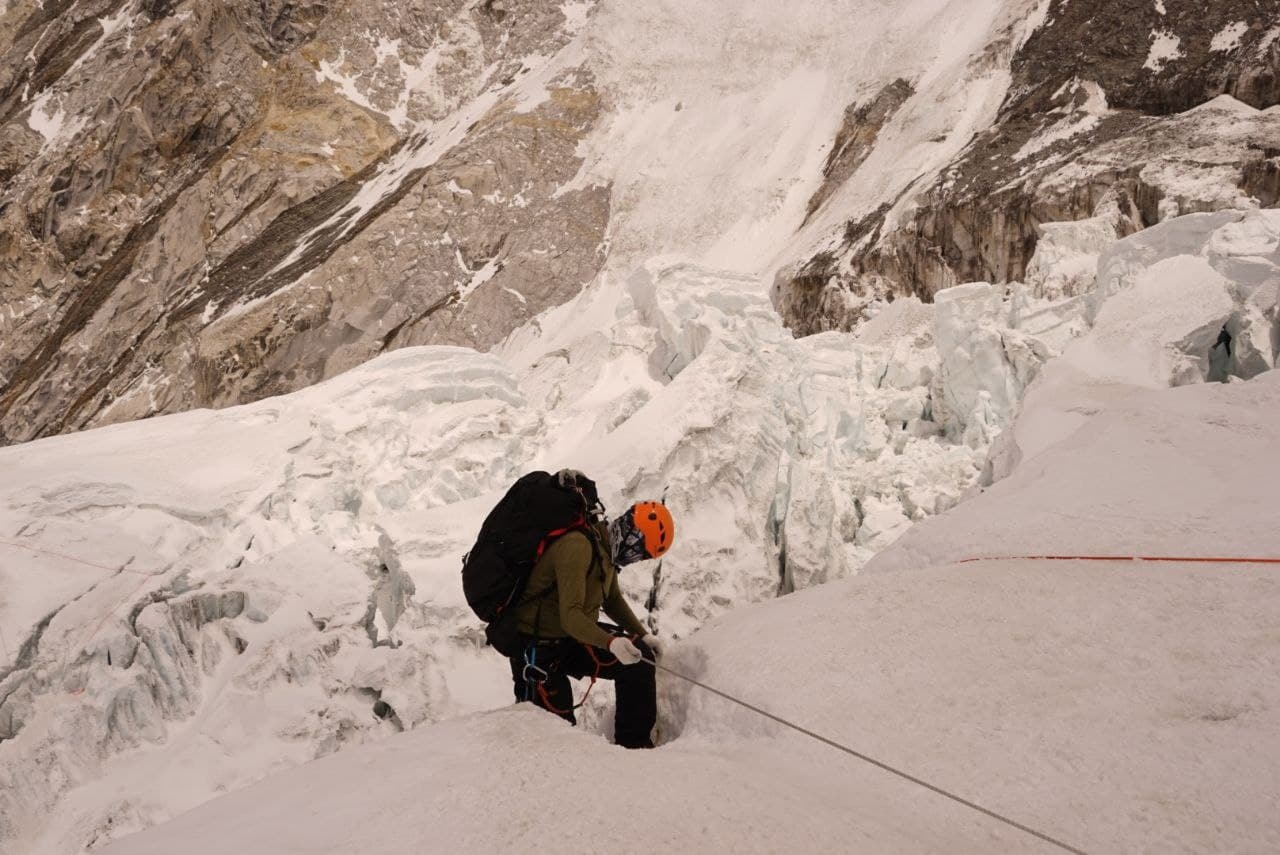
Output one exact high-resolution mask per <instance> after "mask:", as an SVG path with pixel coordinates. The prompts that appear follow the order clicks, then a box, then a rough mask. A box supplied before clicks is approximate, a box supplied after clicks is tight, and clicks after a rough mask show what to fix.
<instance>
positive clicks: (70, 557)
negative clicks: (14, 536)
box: [0, 540, 140, 573]
mask: <svg viewBox="0 0 1280 855" xmlns="http://www.w3.org/2000/svg"><path fill="white" fill-rule="evenodd" d="M0 544H3V545H5V547H14V548H15V549H26V550H27V552H33V553H37V554H42V555H52V557H55V558H65V559H67V561H74V562H76V563H77V564H84V566H86V567H97V568H99V570H105V571H108V572H110V573H114V572H118V571H120V570H124V568H123V567H108V566H106V564H95V563H93V562H92V561H84V559H83V558H76V557H74V555H64V554H63V553H60V552H54V550H51V549H40V548H38V547H28V545H27V544H24V543H14V541H13V540H0ZM133 572H140V571H133Z"/></svg>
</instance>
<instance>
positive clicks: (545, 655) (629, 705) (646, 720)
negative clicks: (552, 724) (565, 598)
mask: <svg viewBox="0 0 1280 855" xmlns="http://www.w3.org/2000/svg"><path fill="white" fill-rule="evenodd" d="M635 645H636V647H638V648H640V652H641V653H643V654H644V657H645V658H646V659H653V658H654V657H653V651H652V650H650V649H649V646H648V645H647V644H645V643H644V642H642V641H636V642H635ZM593 654H594V658H593ZM526 659H528V662H527V663H526ZM597 662H598V663H599V664H597ZM526 664H527V665H530V666H533V667H526ZM538 669H541V671H545V672H546V677H545V678H544V677H543V676H542V673H541V671H539V670H538ZM592 675H595V676H597V677H599V678H600V679H602V680H612V681H613V683H614V686H615V688H616V689H617V695H618V706H617V709H616V710H615V711H614V716H613V733H614V739H615V740H616V741H617V743H618V744H619V745H621V746H623V747H624V748H652V747H653V741H652V740H651V739H650V738H649V734H650V733H652V731H653V725H654V722H656V721H657V720H658V693H657V687H656V684H655V682H654V669H653V666H652V665H650V664H649V663H647V662H637V663H636V664H635V665H623V664H622V663H621V662H619V661H618V660H617V659H616V658H615V657H614V655H613V654H612V653H610V652H609V651H607V650H602V649H601V648H599V647H591V646H589V645H586V644H583V643H582V642H580V641H574V640H573V639H571V638H565V639H559V640H557V641H555V642H551V643H548V642H547V641H545V640H544V641H542V642H540V643H538V644H531V645H528V646H526V648H525V653H524V654H523V655H521V656H512V657H511V679H512V681H513V682H514V684H515V694H516V701H532V702H533V703H535V704H537V705H538V706H540V707H542V708H543V709H544V710H548V711H550V712H553V713H555V714H556V715H558V716H560V717H561V718H563V719H565V720H566V721H568V722H569V723H570V724H577V723H578V719H577V717H575V716H574V714H573V688H572V687H571V686H570V685H569V678H570V677H577V678H579V679H581V678H584V677H587V678H589V677H591V676H592ZM539 681H541V683H540V685H539Z"/></svg>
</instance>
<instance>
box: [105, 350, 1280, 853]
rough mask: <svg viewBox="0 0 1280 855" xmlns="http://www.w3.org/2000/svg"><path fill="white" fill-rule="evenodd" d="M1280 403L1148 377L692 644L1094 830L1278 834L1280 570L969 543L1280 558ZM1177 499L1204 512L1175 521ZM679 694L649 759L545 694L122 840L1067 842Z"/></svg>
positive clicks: (919, 758) (666, 702) (1240, 838)
mask: <svg viewBox="0 0 1280 855" xmlns="http://www.w3.org/2000/svg"><path fill="white" fill-rule="evenodd" d="M1277 416H1280V375H1277V374H1276V373H1274V372H1272V373H1268V374H1265V375H1263V376H1262V377H1259V378H1258V379H1256V380H1253V381H1250V382H1247V383H1241V384H1228V385H1200V386H1195V387H1191V388H1181V389H1175V390H1171V391H1170V390H1166V391H1164V392H1153V393H1151V394H1150V395H1147V396H1143V397H1141V398H1139V399H1138V400H1135V401H1132V402H1130V404H1128V405H1127V406H1126V407H1125V408H1124V409H1123V410H1118V411H1116V412H1113V413H1109V414H1107V415H1105V416H1099V417H1097V418H1096V419H1095V420H1093V421H1092V422H1091V423H1090V424H1089V426H1087V427H1086V428H1083V429H1081V430H1080V431H1079V432H1078V433H1077V435H1076V436H1075V437H1073V438H1072V440H1071V441H1069V442H1066V443H1062V444H1059V445H1057V446H1055V447H1053V448H1051V449H1048V450H1046V451H1045V452H1044V453H1043V454H1042V455H1041V456H1040V457H1039V458H1037V465H1036V466H1035V468H1034V469H1026V470H1021V471H1020V472H1019V473H1018V474H1016V475H1015V476H1014V477H1011V478H1009V479H1007V480H1006V481H1003V482H1001V483H999V484H997V485H995V486H994V487H992V488H991V489H990V490H988V491H987V492H986V493H984V494H983V495H982V496H980V497H978V498H976V499H974V500H973V501H971V502H969V503H966V504H965V505H963V506H962V507H961V508H960V509H958V510H957V511H956V512H954V513H952V514H948V515H945V516H942V517H938V518H936V519H934V520H932V521H930V523H929V524H927V525H923V526H920V527H919V528H917V529H916V530H914V531H913V532H911V533H910V534H908V535H907V536H906V537H905V538H904V539H903V541H902V542H901V543H900V545H898V546H895V547H891V548H890V550H889V551H888V553H886V555H885V556H883V557H882V558H881V559H878V560H877V562H876V563H877V564H878V565H880V566H881V567H882V569H887V568H888V567H891V566H892V567H896V568H897V569H898V572H893V573H874V574H868V575H864V576H859V577H856V578H853V579H849V580H845V581H842V582H838V583H833V584H831V585H827V586H824V587H822V588H818V589H813V590H810V591H805V592H801V593H798V594H796V595H794V596H792V597H787V598H784V599H782V600H778V601H776V602H771V603H768V604H767V605H761V606H756V607H753V608H749V609H745V610H742V611H740V612H738V613H735V614H734V615H732V616H729V617H727V618H725V619H723V620H721V621H718V622H716V623H715V624H714V625H713V626H712V627H710V628H708V629H706V630H703V631H702V632H699V633H697V634H696V635H695V636H693V637H692V638H691V639H689V640H688V641H685V642H683V643H682V644H680V645H678V647H677V649H676V651H675V653H674V655H673V656H671V658H670V659H669V663H670V664H672V666H673V667H675V668H677V669H679V670H683V671H685V672H687V673H691V674H695V675H696V676H697V677H698V678H699V679H702V680H705V681H708V682H709V683H710V684H712V685H715V686H717V687H719V688H721V689H723V690H726V691H729V692H731V693H735V694H737V695H738V696H740V697H743V698H745V699H748V700H750V701H751V702H753V703H756V704H760V705H763V706H764V707H765V708H767V709H770V710H772V711H774V712H776V713H779V714H782V715H785V716H789V717H791V718H792V719H794V720H796V721H798V722H800V723H802V724H803V725H805V726H807V727H811V728H814V729H816V730H818V731H819V732H821V733H823V734H824V735H827V736H829V737H831V738H835V739H838V740H841V741H843V742H846V743H847V744H849V745H851V746H853V747H855V748H857V749H859V750H862V751H865V752H869V753H870V754H872V756H875V757H877V758H878V759H880V760H883V761H885V762H889V763H891V764H894V765H896V766H899V767H900V768H904V769H905V770H907V771H909V772H911V773H913V774H916V775H920V776H923V777H925V778H926V779H928V780H930V781H931V782H933V783H935V784H937V785H939V786H942V787H945V788H948V789H950V790H952V791H953V792H957V793H959V794H961V795H963V796H964V797H967V798H970V799H973V800H976V801H978V802H979V803H982V804H984V805H986V806H988V807H990V808H992V809H995V810H998V811H1000V812H1002V813H1004V814H1006V815H1009V816H1012V817H1013V818H1014V819H1016V820H1018V821H1020V822H1023V823H1027V824H1029V825H1031V826H1033V827H1035V828H1037V829H1039V830H1041V831H1043V832H1045V833H1048V834H1050V835H1052V836H1054V837H1057V838H1058V839H1061V840H1064V841H1066V842H1068V843H1069V844H1070V845H1073V846H1076V847H1080V848H1082V849H1084V850H1085V851H1091V852H1111V851H1152V852H1203V851H1230V852H1259V853H1261V852H1269V851H1274V850H1275V849H1276V847H1278V846H1280V815H1277V813H1276V811H1275V804H1276V801H1277V799H1280V771H1278V770H1280V767H1277V765H1276V763H1275V758H1276V756H1277V753H1278V752H1280V677H1277V675H1278V674H1280V669H1278V667H1277V666H1280V640H1278V639H1277V637H1276V634H1275V628H1274V615H1275V613H1276V609H1277V608H1280V577H1277V574H1276V570H1275V569H1274V567H1265V566H1248V565H1236V566H1194V565H1189V564H1178V563H1171V564H1166V565H1148V564H1144V565H1133V564H1129V563H1123V562H1115V563H1102V564H1098V563H1084V562H1080V563H1035V562H1031V561H986V562H980V563H975V564H965V565H960V564H956V563H954V562H955V559H958V558H961V557H966V556H967V555H970V554H972V553H971V552H970V550H971V549H973V550H976V551H978V552H990V551H992V549H993V545H995V544H999V549H1000V550H1003V549H1010V550H1012V551H1018V550H1019V549H1027V548H1029V549H1033V550H1034V549H1036V548H1045V547H1053V546H1057V545H1059V544H1064V545H1069V546H1071V547H1073V548H1075V549H1078V550H1080V551H1082V552H1096V551H1105V550H1108V549H1116V548H1117V544H1116V542H1115V536H1116V534H1115V533H1116V531H1117V530H1118V529H1119V528H1120V524H1121V523H1123V526H1124V529H1125V530H1126V531H1127V532H1128V533H1129V534H1130V537H1131V540H1130V541H1128V542H1129V543H1131V544H1134V545H1135V546H1142V545H1144V542H1157V541H1158V542H1159V544H1160V545H1161V546H1162V547H1163V548H1164V549H1165V550H1166V551H1172V552H1187V553H1191V554H1208V553H1218V552H1222V551H1224V549H1225V550H1229V551H1232V552H1246V553H1247V552H1250V551H1263V550H1270V552H1271V554H1277V553H1280V541H1278V540H1277V537H1276V535H1275V533H1274V525H1273V522H1274V521H1273V511H1272V508H1271V504H1270V503H1269V502H1268V501H1266V495H1265V492H1264V491H1265V489H1266V487H1267V486H1268V485H1271V484H1274V483H1276V478H1277V477H1280V459H1278V458H1277V457H1276V456H1275V455H1274V454H1273V453H1270V452H1271V451H1272V450H1273V449H1274V448H1275V447H1276V445H1277V443H1280V419H1277ZM1171 456H1177V457H1180V458H1181V457H1183V456H1185V457H1186V458H1187V465H1186V466H1184V467H1181V468H1178V467H1175V466H1172V465H1170V464H1171V462H1172V461H1170V459H1169V458H1170V457H1171ZM1210 459H1211V460H1212V463H1213V465H1212V472H1211V473H1206V472H1204V471H1202V469H1201V467H1202V466H1203V465H1204V464H1205V463H1207V462H1208V461H1209V460H1210ZM1207 476H1211V477H1207ZM1082 485H1088V487H1089V488H1088V489H1082ZM1207 488H1212V489H1213V490H1221V491H1222V494H1218V493H1210V494H1209V495H1206V489H1207ZM1224 494H1230V495H1231V496H1233V497H1234V498H1235V500H1236V501H1233V502H1229V501H1223V500H1222V499H1223V495H1224ZM1175 505H1177V506H1180V507H1181V511H1182V517H1183V518H1184V519H1190V520H1192V521H1194V522H1195V523H1196V525H1191V526H1184V527H1182V528H1181V529H1178V530H1175V529H1171V528H1170V527H1169V526H1168V524H1167V523H1166V517H1167V514H1168V510H1169V509H1170V508H1171V507H1173V506H1175ZM1121 509H1123V515H1121ZM1190 509H1194V512H1192V511H1191V510H1190ZM1107 522H1110V523H1111V525H1110V527H1108V526H1106V525H1105V524H1106V523H1107ZM661 716H662V720H663V724H664V737H665V740H666V742H665V744H664V745H662V746H660V747H659V749H658V750H656V751H654V752H652V753H646V754H644V755H640V756H637V755H635V754H631V753H626V752H623V751H621V750H619V749H617V748H614V747H612V746H610V745H609V744H608V743H607V742H605V741H604V739H602V738H601V736H600V735H598V734H595V733H591V732H588V731H583V730H578V731H575V730H572V729H570V728H568V727H567V726H564V725H563V724H562V723H560V722H559V721H557V720H556V719H554V718H552V717H551V716H549V715H546V714H544V713H540V712H538V711H535V710H532V709H528V708H524V709H521V708H514V709H503V710H497V711H494V712H489V713H483V714H479V715H475V716H471V717H466V718H463V719H459V720H456V721H453V722H450V723H448V724H445V725H442V726H439V727H434V728H428V729H425V730H421V731H418V732H415V733H412V734H403V735H400V736H397V737H394V738H393V739H390V740H388V741H386V742H384V743H382V744H380V745H378V746H375V747H372V748H367V749H364V748H362V749H354V750H352V751H349V752H345V753H343V754H341V755H338V756H336V757H332V758H328V759H326V760H322V761H319V762H317V763H314V764H310V765H308V766H305V767H302V768H300V769H296V770H294V771H292V772H290V773H287V774H286V775H283V776H279V777H277V778H273V779H270V780H267V781H264V782H261V783H259V784H257V785H255V786H254V787H251V788H248V789H246V790H243V791H241V792H238V793H235V794H233V795H230V796H228V797H226V798H223V799H220V800H217V801H214V802H211V803H209V804H207V805H205V806H203V807H201V808H199V809H197V810H195V811H192V812H191V813H188V814H186V815H184V816H182V817H180V818H179V819H177V820H175V821H174V822H172V823H170V824H168V825H166V826H163V827H160V828H157V829H153V830H152V831H149V832H146V833H143V834H141V835H138V836H136V837H132V838H129V839H127V840H124V841H121V842H120V843H118V844H116V845H115V846H113V847H111V848H109V849H108V850H107V851H108V852H110V853H113V855H146V853H167V852H172V851H184V852H189V853H191V855H200V853H210V855H214V854H215V853H222V852H226V851H228V850H234V851H238V852H245V853H271V852H282V851H305V852H310V853H327V852H333V853H338V852H350V851H354V850H360V851H377V852H383V853H397V852H406V853H407V852H417V851H422V849H423V847H424V846H426V847H428V848H431V849H439V850H442V851H470V852H482V851H504V850H507V849H515V848H525V847H527V846H529V845H531V844H533V843H534V841H538V840H545V839H546V838H547V837H548V836H554V837H556V838H557V839H559V840H560V843H559V844H558V845H560V846H561V847H562V848H565V849H566V850H567V851H588V849H589V848H591V844H589V843H588V840H590V839H592V838H593V837H595V836H597V835H598V833H599V832H593V831H591V830H590V823H591V822H592V821H593V820H595V821H596V822H598V823H599V824H600V825H601V826H603V827H605V828H607V829H608V831H607V832H606V833H607V835H608V838H609V841H610V847H611V848H613V849H615V850H617V851H620V852H649V851H655V850H658V851H665V850H669V849H673V848H676V849H682V850H693V851H710V850H715V851H735V852H777V851H811V852H848V851H874V852H898V851H904V852H921V851H948V852H984V851H992V850H1001V851H1026V852H1031V851H1045V852H1048V851H1054V850H1052V849H1051V848H1049V847H1048V846H1047V845H1046V844H1043V843H1040V842H1038V841H1036V840H1034V839H1032V838H1030V837H1027V836H1025V835H1023V834H1022V833H1021V832H1018V831H1016V830H1013V829H1010V828H1007V827H1002V826H1000V825H998V824H996V823H994V822H993V821H991V820H988V819H986V818H983V817H981V816H980V815H978V814H975V813H973V812H970V811H965V810H963V809H961V808H959V807H958V806H956V805H954V804H952V803H949V802H947V801H944V800H942V799H940V798H939V797H938V796H935V795H933V794H930V793H928V792H927V791H924V790H921V789H919V788H917V787H914V786H912V785H909V784H907V783H905V782H902V781H900V780H898V779H895V778H892V777H890V776H888V775H886V774H885V773H883V772H880V771H878V770H876V769H874V768H871V767H869V766H867V765H865V764H861V763H858V762H857V761H855V760H853V759H852V758H849V757H847V756H844V755H842V754H839V753H835V752H833V751H831V750H830V749H828V748H826V747H825V746H821V745H819V744H817V743H814V742H812V741H809V740H806V739H805V738H804V737H802V736H799V735H797V734H794V733H792V732H788V731H779V730H778V728H777V727H776V726H774V725H772V724H770V723H769V722H767V721H765V720H763V719H760V718H759V717H756V716H754V715H753V714H751V713H749V712H747V711H744V710H741V709H739V708H736V707H733V706H730V705H728V704H727V703H726V702H725V701H723V700H721V699H719V698H716V697H714V696H710V695H707V694H706V693H703V692H701V691H700V690H698V689H690V688H689V687H687V686H685V685H682V684H680V683H678V682H673V681H672V680H671V679H670V678H668V677H666V676H665V675H664V676H663V685H662V713H661ZM575 834H580V835H581V836H580V837H575V836H574V835H575ZM566 835H568V836H566Z"/></svg>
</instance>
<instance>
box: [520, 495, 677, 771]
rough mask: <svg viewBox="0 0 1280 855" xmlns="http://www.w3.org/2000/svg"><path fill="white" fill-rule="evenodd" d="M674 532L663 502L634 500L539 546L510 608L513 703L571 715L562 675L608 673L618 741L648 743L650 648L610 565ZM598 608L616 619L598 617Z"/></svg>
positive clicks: (664, 544)
mask: <svg viewBox="0 0 1280 855" xmlns="http://www.w3.org/2000/svg"><path fill="white" fill-rule="evenodd" d="M674 534H675V529H674V524H673V522H672V520H671V515H670V513H669V512H668V511H667V509H666V507H665V506H663V505H662V504H661V503H658V502H643V503H640V504H637V505H633V506H632V507H631V508H629V509H628V510H627V512H626V513H624V514H623V515H622V516H620V517H618V518H617V519H615V520H614V521H613V523H611V524H610V525H609V526H608V527H606V526H604V525H596V526H593V527H592V528H590V529H585V530H584V529H575V530H573V531H570V532H568V533H566V534H563V535H560V536H559V537H558V538H556V539H555V540H553V541H552V542H551V544H550V545H549V546H547V548H546V550H545V551H544V552H543V553H542V555H541V556H539V558H538V560H537V562H536V563H535V564H534V567H533V570H532V572H531V573H530V576H529V581H528V584H527V585H526V586H525V595H524V598H523V599H522V600H521V602H520V603H519V604H518V605H517V606H516V612H515V616H516V626H517V628H518V630H519V632H520V636H521V642H522V649H521V652H520V654H519V655H515V656H512V657H510V660H511V677H512V681H513V683H514V687H515V696H516V700H517V701H532V702H534V703H535V704H537V705H538V706H540V707H542V708H543V709H547V710H550V711H551V712H554V713H556V714H557V715H560V716H562V717H563V718H565V719H567V720H568V721H570V722H574V723H576V718H575V716H574V714H573V710H574V709H575V707H574V703H573V690H572V688H571V686H570V684H569V679H568V678H569V677H577V678H583V677H590V678H591V679H592V681H593V682H594V681H595V679H597V678H603V679H606V680H613V681H614V682H615V685H616V687H617V701H618V706H617V712H616V716H615V727H614V735H615V739H616V740H617V743H618V744H619V745H622V746H624V747H627V748H652V747H653V743H652V741H651V739H650V734H651V731H652V729H653V725H654V722H655V721H656V718H657V699H656V694H657V693H656V684H655V679H654V669H653V666H652V664H650V663H652V661H653V660H654V658H655V657H656V656H657V655H658V653H659V646H658V642H657V639H656V638H655V637H654V636H652V635H650V634H648V632H647V630H646V629H645V627H644V624H642V623H641V622H640V620H639V619H638V618H637V617H636V615H635V613H634V612H633V611H632V610H631V607H630V606H629V605H628V604H627V601H626V598H625V597H624V596H623V594H622V590H621V588H620V587H619V585H618V575H617V573H618V568H619V567H620V566H625V565H626V564H629V563H632V562H634V561H637V560H643V559H647V558H656V557H658V556H660V555H662V554H664V553H665V552H666V551H667V549H668V548H669V547H670V545H671V542H672V538H673V537H674ZM615 544H616V545H615ZM602 610H603V611H604V613H605V614H606V615H607V616H608V617H610V618H612V619H613V620H614V621H616V622H617V624H618V625H619V626H618V627H609V628H606V627H605V626H604V625H602V624H600V623H599V617H600V612H601V611H602ZM644 659H648V660H649V662H644V661H642V660H644Z"/></svg>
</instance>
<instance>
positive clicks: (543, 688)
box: [520, 643, 617, 715]
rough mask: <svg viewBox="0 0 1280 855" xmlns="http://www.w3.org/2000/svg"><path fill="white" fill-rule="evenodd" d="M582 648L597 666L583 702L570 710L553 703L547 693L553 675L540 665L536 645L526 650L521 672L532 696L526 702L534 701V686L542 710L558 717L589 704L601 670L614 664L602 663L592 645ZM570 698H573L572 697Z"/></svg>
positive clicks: (526, 687)
mask: <svg viewBox="0 0 1280 855" xmlns="http://www.w3.org/2000/svg"><path fill="white" fill-rule="evenodd" d="M582 646H583V647H584V648H586V651H587V655H588V656H590V657H591V661H592V662H594V663H595V666H596V669H595V671H594V673H592V675H591V682H590V683H589V684H588V685H587V691H586V692H584V693H583V695H582V700H580V701H578V702H577V703H576V704H573V705H572V706H570V707H569V708H568V709H561V708H560V707H557V706H556V705H555V704H553V703H552V702H551V695H550V693H548V692H547V680H548V678H550V676H551V674H550V672H549V671H548V670H547V669H546V668H542V667H540V666H539V665H538V662H537V660H538V645H537V644H536V643H534V644H530V645H529V646H528V647H526V648H525V652H524V668H523V670H521V672H520V677H521V679H523V680H524V684H525V690H526V692H529V693H530V696H529V697H526V698H525V700H527V701H531V700H533V697H532V694H531V692H530V689H529V687H530V686H533V687H536V688H534V689H533V690H532V691H536V692H537V693H538V699H539V700H541V701H542V708H543V709H545V710H548V711H549V712H553V713H555V714H556V715H569V714H570V713H572V712H573V711H574V710H576V709H578V708H579V707H581V706H582V705H583V704H585V703H586V702H587V698H589V697H591V690H592V689H594V688H595V687H596V681H598V680H599V679H600V671H601V669H602V668H604V666H605V665H612V664H613V662H601V661H600V657H599V656H597V655H596V651H595V649H594V648H593V647H592V646H591V645H589V644H584V645H582ZM614 661H617V660H614ZM549 664H551V666H552V667H555V665H554V662H553V663H549ZM530 675H532V676H530ZM538 675H541V676H538ZM570 698H572V695H571V696H570Z"/></svg>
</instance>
